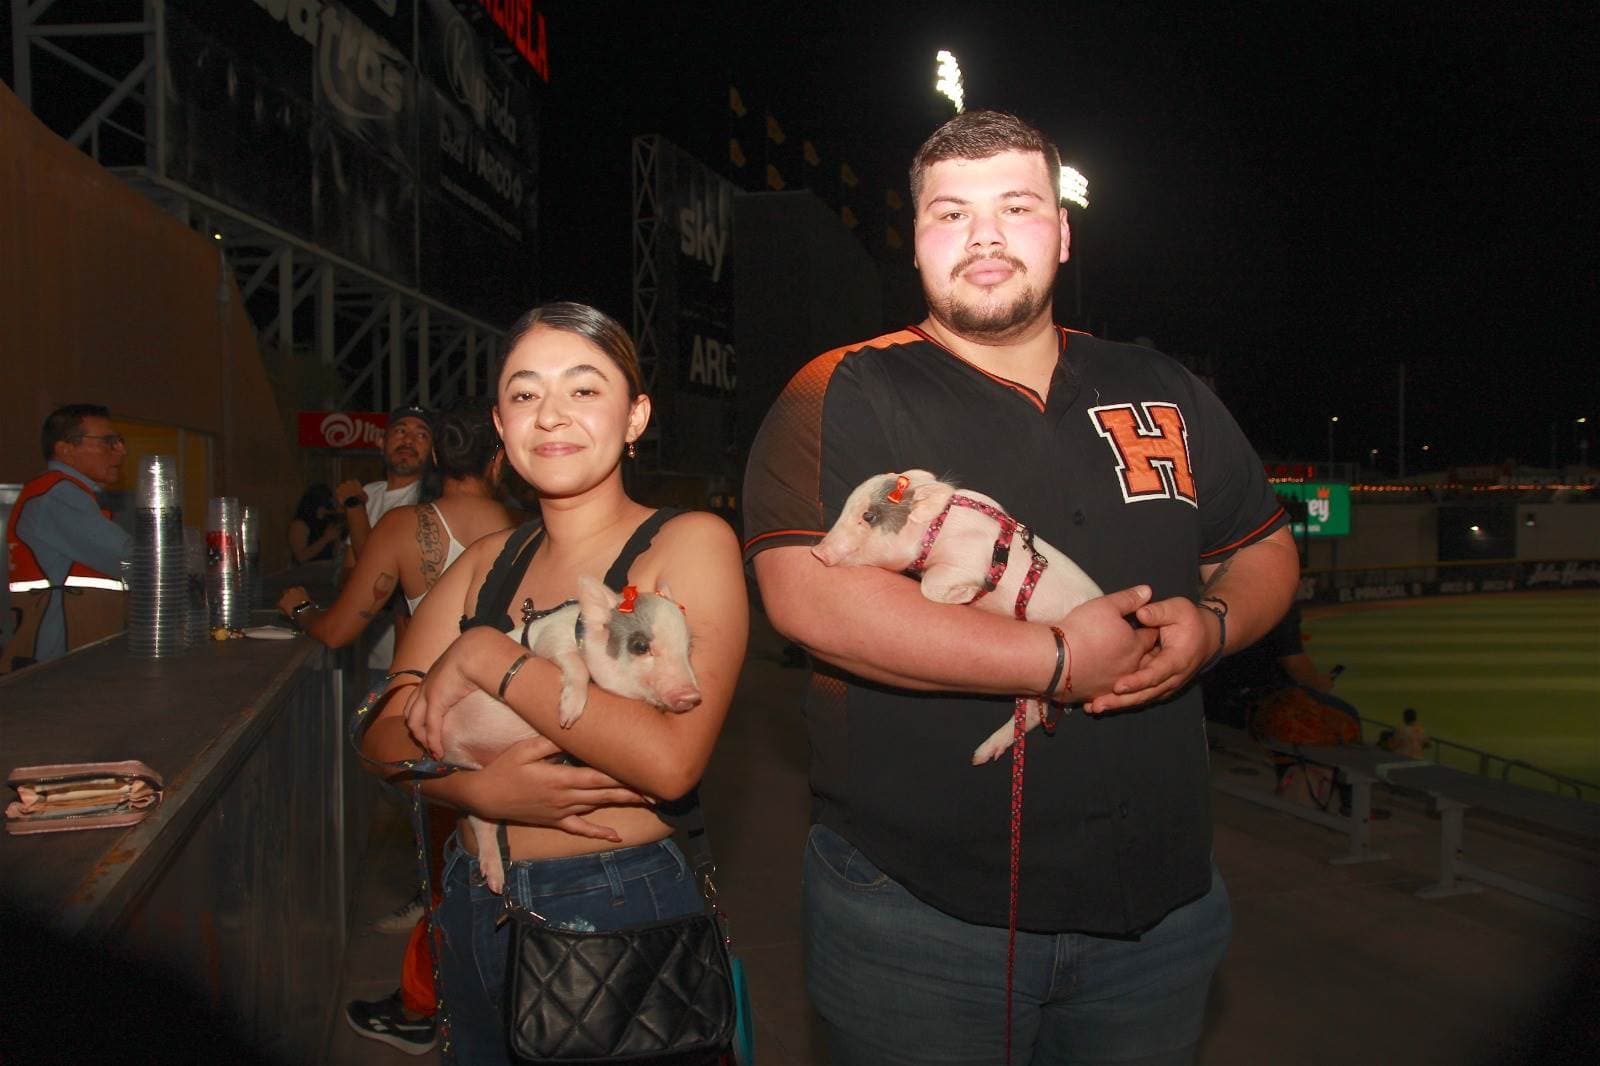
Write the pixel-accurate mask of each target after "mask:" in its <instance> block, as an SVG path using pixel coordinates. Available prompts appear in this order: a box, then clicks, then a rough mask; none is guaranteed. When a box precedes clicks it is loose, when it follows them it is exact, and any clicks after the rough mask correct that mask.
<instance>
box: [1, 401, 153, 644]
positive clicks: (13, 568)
mask: <svg viewBox="0 0 1600 1066" xmlns="http://www.w3.org/2000/svg"><path fill="white" fill-rule="evenodd" d="M39 437H40V444H41V450H42V451H43V453H44V459H45V463H46V468H45V472H44V473H42V474H40V475H39V476H38V477H36V478H34V479H33V480H31V481H29V482H28V483H27V484H25V485H23V486H22V492H21V493H20V494H19V495H18V496H17V502H16V503H15V504H14V505H13V506H12V509H11V520H10V522H9V523H8V524H7V527H6V549H7V554H8V556H9V559H10V562H9V567H10V576H11V584H10V592H11V603H12V608H13V610H14V611H16V612H17V616H18V618H17V627H16V632H15V634H14V636H13V637H12V639H11V641H10V643H8V644H7V645H6V648H5V651H4V653H3V655H0V672H6V671H9V670H14V669H18V668H20V667H22V666H26V665H29V664H30V663H32V662H47V661H49V660H50V659H58V658H60V657H61V656H63V655H65V654H66V653H67V652H68V651H71V650H72V649H74V648H78V647H81V646H82V645H84V644H88V643H90V642H92V641H95V640H99V639H100V638H101V637H106V636H110V635H111V634H112V633H116V632H118V631H120V630H121V629H122V564H123V563H124V562H125V561H127V559H128V556H129V553H130V551H131V549H132V546H133V539H132V538H131V537H130V536H129V535H128V533H127V531H125V530H124V529H122V527H120V526H118V525H117V524H116V523H114V522H112V521H111V515H110V512H109V511H103V510H101V508H100V503H99V500H98V496H99V493H101V492H102V491H104V489H105V488H106V486H107V485H110V484H111V483H112V482H114V481H116V480H117V478H118V477H119V476H120V475H121V473H122V460H123V459H124V458H126V457H127V454H128V448H127V444H126V442H125V441H124V440H123V439H122V435H121V434H120V433H118V432H117V431H116V427H114V426H113V425H112V424H111V418H110V412H109V411H108V410H107V409H106V408H104V407H101V406H100V405H98V404H88V403H78V404H68V405H67V406H65V407H61V408H58V409H56V410H55V411H53V412H51V414H50V416H49V417H48V418H46V419H45V420H44V426H43V427H42V428H41V430H40V434H39Z"/></svg>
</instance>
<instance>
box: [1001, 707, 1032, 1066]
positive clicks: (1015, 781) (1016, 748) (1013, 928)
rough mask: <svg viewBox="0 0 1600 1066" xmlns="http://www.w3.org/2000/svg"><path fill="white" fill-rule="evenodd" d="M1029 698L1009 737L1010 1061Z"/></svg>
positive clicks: (1008, 919)
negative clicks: (1023, 774) (1023, 764)
mask: <svg viewBox="0 0 1600 1066" xmlns="http://www.w3.org/2000/svg"><path fill="white" fill-rule="evenodd" d="M1027 707H1028V701H1027V700H1025V699H1023V698H1021V697H1020V696H1019V697H1018V698H1017V701H1016V716H1015V718H1014V720H1013V726H1012V728H1013V734H1012V741H1011V893H1010V901H1009V902H1010V913H1009V916H1008V917H1007V919H1006V1063H1007V1066H1010V1062H1011V992H1012V985H1013V983H1014V979H1015V975H1016V968H1017V885H1018V883H1019V882H1020V880H1021V874H1022V757H1023V753H1024V750H1025V747H1026V745H1027V740H1028V711H1027Z"/></svg>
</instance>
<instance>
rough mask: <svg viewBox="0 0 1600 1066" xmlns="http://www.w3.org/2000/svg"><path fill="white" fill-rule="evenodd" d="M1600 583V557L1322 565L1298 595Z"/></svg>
mask: <svg viewBox="0 0 1600 1066" xmlns="http://www.w3.org/2000/svg"><path fill="white" fill-rule="evenodd" d="M1576 588H1600V561H1596V560H1594V559H1570V560H1556V561H1544V562H1510V561H1500V562H1493V563H1456V564H1446V565H1434V566H1412V567H1376V568H1373V569H1370V570H1319V571H1311V572H1308V573H1306V574H1303V575H1302V576H1301V578H1300V593H1299V598H1300V599H1302V600H1315V601H1318V602H1321V603H1366V602H1370V601H1374V600H1397V599H1406V598H1409V597H1414V596H1466V595H1474V594H1481V593H1486V592H1521V591H1537V590H1540V589H1576Z"/></svg>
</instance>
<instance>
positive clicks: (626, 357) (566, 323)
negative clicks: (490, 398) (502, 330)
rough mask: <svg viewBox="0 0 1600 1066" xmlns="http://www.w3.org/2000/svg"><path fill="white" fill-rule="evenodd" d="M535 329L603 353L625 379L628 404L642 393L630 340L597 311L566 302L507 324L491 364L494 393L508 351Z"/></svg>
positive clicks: (641, 379)
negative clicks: (578, 340) (565, 336)
mask: <svg viewBox="0 0 1600 1066" xmlns="http://www.w3.org/2000/svg"><path fill="white" fill-rule="evenodd" d="M535 326H548V327H550V328H551V329H559V330H561V331H562V332H563V333H575V334H577V335H578V336H580V337H582V338H583V339H584V340H586V341H588V342H589V343H591V344H593V345H594V346H595V347H596V348H599V349H600V350H601V351H602V352H605V353H606V355H607V356H609V357H610V358H611V361H612V362H613V363H616V364H617V366H618V367H619V368H621V370H622V376H623V377H624V378H626V379H627V382H628V399H629V401H630V402H631V401H633V400H635V399H638V397H639V394H640V393H642V392H644V376H643V374H642V373H640V370H639V353H638V350H637V349H635V348H634V346H633V338H632V337H630V336H628V331H627V330H625V329H623V328H622V324H621V323H619V322H618V321H617V320H616V319H614V318H612V317H611V316H610V315H608V314H606V313H605V312H604V311H601V310H600V309H599V308H595V307H590V306H589V305H588V304H580V303H574V302H573V301H570V300H557V301H555V302H553V303H547V304H540V305H539V306H538V307H535V308H534V309H533V310H531V311H529V312H528V313H527V314H525V315H523V316H522V317H521V318H519V319H517V320H516V321H515V322H513V323H512V324H511V329H510V331H509V332H507V334H506V342H505V346H504V347H502V348H501V349H500V356H499V358H497V359H496V360H495V363H494V383H495V384H494V388H495V390H496V392H498V391H499V388H500V384H499V383H500V375H501V374H502V373H504V372H505V369H506V359H507V358H509V357H510V355H511V352H512V349H514V348H516V346H517V345H518V344H519V343H521V341H522V338H524V337H526V336H527V335H528V334H529V333H531V332H533V328H534V327H535Z"/></svg>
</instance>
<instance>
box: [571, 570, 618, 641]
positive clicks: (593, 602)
mask: <svg viewBox="0 0 1600 1066" xmlns="http://www.w3.org/2000/svg"><path fill="white" fill-rule="evenodd" d="M616 606H617V594H616V593H615V592H612V591H611V590H610V589H608V588H606V586H605V583H604V582H602V581H599V580H597V579H595V578H592V577H590V576H588V575H587V574H584V575H582V576H581V577H579V578H578V617H580V618H582V619H583V624H584V625H586V626H594V627H596V628H599V627H602V626H604V625H605V624H606V622H607V621H609V620H610V618H611V611H612V609H613V608H615V607H616Z"/></svg>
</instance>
